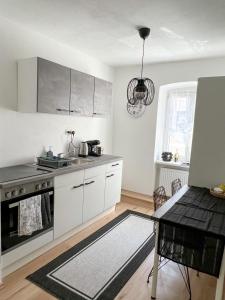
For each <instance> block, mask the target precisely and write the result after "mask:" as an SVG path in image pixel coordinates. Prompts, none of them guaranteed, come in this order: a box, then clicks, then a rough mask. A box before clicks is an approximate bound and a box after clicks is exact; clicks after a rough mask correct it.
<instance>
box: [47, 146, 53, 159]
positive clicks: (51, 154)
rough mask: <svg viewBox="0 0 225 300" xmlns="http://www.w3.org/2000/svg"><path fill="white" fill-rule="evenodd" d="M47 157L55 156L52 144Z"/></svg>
mask: <svg viewBox="0 0 225 300" xmlns="http://www.w3.org/2000/svg"><path fill="white" fill-rule="evenodd" d="M47 157H48V158H53V152H52V146H49V150H48V152H47Z"/></svg>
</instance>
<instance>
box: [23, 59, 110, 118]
mask: <svg viewBox="0 0 225 300" xmlns="http://www.w3.org/2000/svg"><path fill="white" fill-rule="evenodd" d="M111 105H112V83H110V82H107V81H105V80H102V79H98V78H95V77H93V76H91V75H88V74H85V73H82V72H79V71H76V70H72V69H70V68H67V67H64V66H62V65H59V64H56V63H54V62H51V61H48V60H46V59H43V58H39V57H32V58H27V59H23V60H20V61H19V62H18V111H20V112H27V113H28V112H32V113H34V112H39V113H49V114H63V115H76V116H79V115H80V116H96V117H98V116H100V117H101V116H102V117H105V116H107V115H109V114H110V113H111Z"/></svg>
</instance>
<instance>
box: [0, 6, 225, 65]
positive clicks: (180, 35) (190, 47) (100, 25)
mask: <svg viewBox="0 0 225 300" xmlns="http://www.w3.org/2000/svg"><path fill="white" fill-rule="evenodd" d="M0 15H2V16H4V17H7V18H9V19H11V20H13V21H15V22H18V23H21V24H22V25H25V26H27V27H28V28H30V29H32V30H35V31H38V32H40V33H43V34H45V35H47V36H49V37H51V38H54V39H55V40H58V41H60V42H63V43H65V44H68V45H70V46H72V47H75V48H77V49H79V50H81V51H83V52H85V53H87V54H89V55H91V56H93V57H96V58H98V59H100V60H101V61H103V62H105V63H107V64H109V65H114V66H115V65H125V64H136V63H139V62H140V58H141V57H140V56H141V45H142V42H141V39H140V38H139V36H138V33H137V31H136V29H135V27H136V26H137V25H138V26H139V25H143V26H148V27H150V28H151V35H150V38H148V39H147V41H146V51H145V62H164V61H176V60H186V59H193V58H202V57H212V56H223V55H225V1H224V0H0Z"/></svg>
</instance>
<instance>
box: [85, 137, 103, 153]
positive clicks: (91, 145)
mask: <svg viewBox="0 0 225 300" xmlns="http://www.w3.org/2000/svg"><path fill="white" fill-rule="evenodd" d="M87 144H88V155H90V156H100V155H101V154H100V152H98V151H96V148H97V146H98V145H100V141H99V140H91V141H87Z"/></svg>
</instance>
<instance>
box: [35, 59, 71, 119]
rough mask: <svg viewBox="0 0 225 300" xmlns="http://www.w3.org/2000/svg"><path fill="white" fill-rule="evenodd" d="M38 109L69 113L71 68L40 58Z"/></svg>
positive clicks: (45, 111) (46, 111) (39, 110)
mask: <svg viewBox="0 0 225 300" xmlns="http://www.w3.org/2000/svg"><path fill="white" fill-rule="evenodd" d="M37 68H38V69H37V72H38V74H37V75H38V86H37V111H38V112H42V113H52V114H65V115H68V114H69V101H70V69H69V68H66V67H64V66H61V65H59V64H56V63H53V62H51V61H48V60H45V59H42V58H38V65H37Z"/></svg>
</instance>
